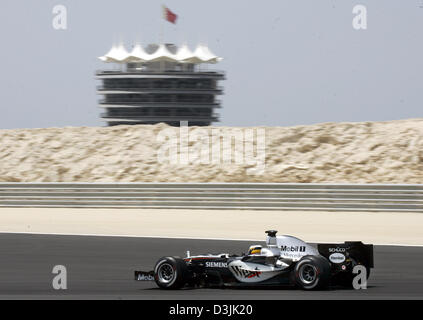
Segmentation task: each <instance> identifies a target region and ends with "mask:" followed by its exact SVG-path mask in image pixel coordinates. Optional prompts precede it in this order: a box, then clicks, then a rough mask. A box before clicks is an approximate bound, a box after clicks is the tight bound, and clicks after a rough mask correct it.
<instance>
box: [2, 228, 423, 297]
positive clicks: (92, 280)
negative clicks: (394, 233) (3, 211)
mask: <svg viewBox="0 0 423 320" xmlns="http://www.w3.org/2000/svg"><path fill="white" fill-rule="evenodd" d="M250 244H251V243H250V242H246V241H226V240H225V241H223V240H188V239H158V238H125V237H97V236H95V237H94V236H56V235H30V234H0V299H195V300H201V299H211V300H228V299H241V300H243V299H423V247H400V246H376V247H375V269H373V270H372V274H371V276H370V279H369V282H368V288H367V290H352V289H351V290H350V289H329V290H327V291H317V292H305V291H301V290H293V289H277V290H276V289H266V290H263V289H260V290H258V289H254V290H251V289H194V290H179V291H163V290H159V289H158V288H157V287H156V285H155V283H154V282H137V281H134V276H133V271H134V270H151V269H152V267H153V266H154V263H155V262H156V260H157V259H158V258H160V257H162V256H167V255H180V256H184V255H185V252H186V250H190V251H191V254H201V253H210V252H215V253H220V252H228V253H238V254H240V253H241V252H245V251H247V249H248V246H249V245H250ZM55 265H63V266H65V267H66V270H67V286H68V289H67V290H61V291H56V290H54V289H53V286H52V281H53V278H54V277H55V274H53V273H52V270H53V267H54V266H55Z"/></svg>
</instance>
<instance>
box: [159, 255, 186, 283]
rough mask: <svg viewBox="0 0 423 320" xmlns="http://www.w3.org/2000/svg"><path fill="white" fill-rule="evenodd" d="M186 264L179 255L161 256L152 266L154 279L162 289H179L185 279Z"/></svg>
mask: <svg viewBox="0 0 423 320" xmlns="http://www.w3.org/2000/svg"><path fill="white" fill-rule="evenodd" d="M187 272H188V271H187V265H186V263H185V261H184V260H182V259H181V258H179V257H163V258H161V259H159V261H157V263H156V266H155V267H154V280H155V281H156V284H157V285H158V286H159V287H160V288H162V289H180V288H182V287H183V286H184V285H185V283H186V281H187Z"/></svg>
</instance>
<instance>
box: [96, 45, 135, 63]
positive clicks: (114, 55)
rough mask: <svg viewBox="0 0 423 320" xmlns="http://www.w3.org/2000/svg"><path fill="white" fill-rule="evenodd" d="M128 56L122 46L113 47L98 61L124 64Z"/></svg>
mask: <svg viewBox="0 0 423 320" xmlns="http://www.w3.org/2000/svg"><path fill="white" fill-rule="evenodd" d="M128 56H129V53H128V51H126V49H125V46H124V45H123V44H119V45H118V46H113V47H112V48H111V49H110V51H109V52H108V53H106V54H105V55H104V56H102V57H100V58H99V59H100V60H102V61H104V62H124V61H125V60H126V59H127V58H128Z"/></svg>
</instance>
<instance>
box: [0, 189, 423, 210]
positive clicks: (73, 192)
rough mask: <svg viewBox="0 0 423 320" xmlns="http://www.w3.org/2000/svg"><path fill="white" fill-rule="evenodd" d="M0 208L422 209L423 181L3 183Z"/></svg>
mask: <svg viewBox="0 0 423 320" xmlns="http://www.w3.org/2000/svg"><path fill="white" fill-rule="evenodd" d="M0 207H71V208H79V207H86V208H168V209H176V208H183V209H195V208H196V209H256V210H325V211H327V210H329V211H335V210H338V211H410V212H423V185H381V184H360V185H358V184H306V183H304V184H293V183H0Z"/></svg>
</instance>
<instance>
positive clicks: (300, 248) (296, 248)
mask: <svg viewBox="0 0 423 320" xmlns="http://www.w3.org/2000/svg"><path fill="white" fill-rule="evenodd" d="M281 251H289V252H305V251H306V247H305V246H282V247H281Z"/></svg>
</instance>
